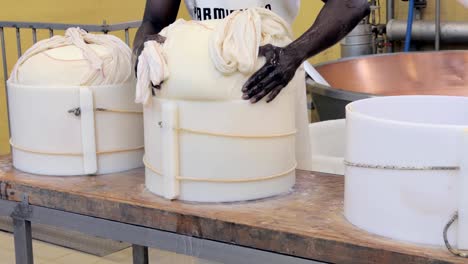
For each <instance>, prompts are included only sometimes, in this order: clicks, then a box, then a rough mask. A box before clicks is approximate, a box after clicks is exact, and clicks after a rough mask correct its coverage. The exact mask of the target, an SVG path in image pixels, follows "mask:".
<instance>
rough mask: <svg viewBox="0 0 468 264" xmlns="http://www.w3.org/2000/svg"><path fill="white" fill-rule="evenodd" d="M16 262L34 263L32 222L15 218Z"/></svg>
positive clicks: (19, 263) (21, 263) (23, 263)
mask: <svg viewBox="0 0 468 264" xmlns="http://www.w3.org/2000/svg"><path fill="white" fill-rule="evenodd" d="M13 226H14V237H15V257H16V264H33V263H34V260H33V248H32V236H31V222H29V221H26V220H22V219H13Z"/></svg>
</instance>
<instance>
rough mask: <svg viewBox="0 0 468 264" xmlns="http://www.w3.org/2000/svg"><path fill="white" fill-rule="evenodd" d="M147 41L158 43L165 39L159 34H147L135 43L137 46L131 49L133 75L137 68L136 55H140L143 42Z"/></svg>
mask: <svg viewBox="0 0 468 264" xmlns="http://www.w3.org/2000/svg"><path fill="white" fill-rule="evenodd" d="M147 41H156V42H158V43H159V44H164V42H165V41H166V37H163V36H161V35H159V34H153V35H147V36H145V37H144V39H143V41H141V43H140V44H137V46H136V47H135V48H134V51H133V54H134V56H135V75H136V74H137V69H138V57H139V56H140V54H141V52H142V51H143V49H144V48H145V42H147ZM136 77H138V76H136ZM155 88H157V87H155Z"/></svg>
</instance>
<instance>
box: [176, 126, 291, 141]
mask: <svg viewBox="0 0 468 264" xmlns="http://www.w3.org/2000/svg"><path fill="white" fill-rule="evenodd" d="M174 130H177V131H180V132H186V133H191V134H198V135H206V136H213V137H229V138H252V139H265V138H280V137H289V136H294V135H296V134H297V131H296V130H294V131H292V132H288V133H284V134H273V135H266V136H263V135H259V136H256V135H234V134H225V133H215V132H206V131H198V130H192V129H187V128H174Z"/></svg>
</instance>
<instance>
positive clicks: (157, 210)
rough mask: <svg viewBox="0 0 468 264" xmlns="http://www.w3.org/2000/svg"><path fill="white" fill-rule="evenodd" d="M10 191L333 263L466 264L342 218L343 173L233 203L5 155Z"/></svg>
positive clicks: (1, 170)
mask: <svg viewBox="0 0 468 264" xmlns="http://www.w3.org/2000/svg"><path fill="white" fill-rule="evenodd" d="M0 182H3V183H6V184H7V197H4V199H8V200H15V201H19V200H20V199H21V194H22V193H27V194H28V195H29V201H30V203H31V204H33V205H38V206H44V207H49V208H54V209H59V210H64V211H68V212H73V213H78V214H84V215H89V216H94V217H100V218H105V219H110V220H115V221H120V222H125V223H131V224H136V225H141V226H147V227H152V228H156V229H160V230H166V231H170V232H176V233H179V234H185V235H189V236H195V237H199V238H205V239H211V240H216V241H221V242H227V243H235V244H237V245H243V246H247V247H252V248H257V249H262V250H268V251H273V252H277V253H282V254H288V255H293V256H298V257H303V258H308V259H314V260H320V261H325V262H332V263H379V264H381V263H415V264H416V263H418V264H419V263H467V261H466V260H465V259H461V258H457V257H453V256H452V255H450V254H449V253H448V251H447V250H446V249H444V248H438V247H424V246H420V245H413V244H408V243H403V242H398V241H394V240H390V239H386V238H382V237H378V236H375V235H371V234H369V233H366V232H364V231H361V230H359V229H358V228H356V227H354V226H352V225H351V224H349V223H348V222H347V221H346V220H345V219H344V217H343V213H342V211H343V191H344V182H343V177H340V176H334V175H322V174H316V173H310V172H302V171H298V179H297V186H296V188H295V189H294V191H293V192H292V193H290V194H288V195H283V196H280V197H275V198H271V199H265V200H259V201H253V202H245V203H231V204H191V203H184V202H178V201H175V202H170V201H167V200H164V199H162V198H159V197H157V196H155V195H153V194H151V193H149V192H148V191H147V190H146V189H145V187H144V172H143V170H142V169H137V170H132V171H128V172H125V173H117V174H111V175H104V176H97V177H88V176H83V177H64V178H61V177H45V176H35V175H31V174H27V173H23V172H20V171H18V170H15V169H13V168H12V166H11V160H10V157H8V156H3V157H0Z"/></svg>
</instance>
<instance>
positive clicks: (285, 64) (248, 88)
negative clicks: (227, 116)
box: [242, 44, 302, 103]
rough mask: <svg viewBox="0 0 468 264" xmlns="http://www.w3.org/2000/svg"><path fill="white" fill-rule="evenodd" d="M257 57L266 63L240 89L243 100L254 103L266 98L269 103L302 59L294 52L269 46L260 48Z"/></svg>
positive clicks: (288, 79) (291, 76)
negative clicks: (262, 58) (262, 57)
mask: <svg viewBox="0 0 468 264" xmlns="http://www.w3.org/2000/svg"><path fill="white" fill-rule="evenodd" d="M259 55H260V56H264V57H265V58H266V63H265V65H264V66H263V67H262V68H260V70H258V71H257V72H256V73H255V74H254V75H252V77H250V79H249V80H248V81H247V82H246V83H245V85H244V87H243V88H242V92H243V93H244V96H243V99H245V100H250V102H252V103H256V102H258V101H260V100H262V99H263V98H264V97H265V96H267V97H266V101H267V103H269V102H271V101H273V99H275V98H276V96H277V95H278V94H279V93H280V92H281V90H282V89H283V88H284V87H286V86H287V85H288V83H289V82H290V81H291V80H292V78H293V77H294V75H295V74H296V70H297V68H298V67H299V66H300V65H301V63H302V59H300V58H299V57H298V56H297V52H296V51H295V50H289V49H288V48H287V47H286V48H280V47H276V46H273V45H271V44H268V45H265V46H263V47H260V51H259Z"/></svg>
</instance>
